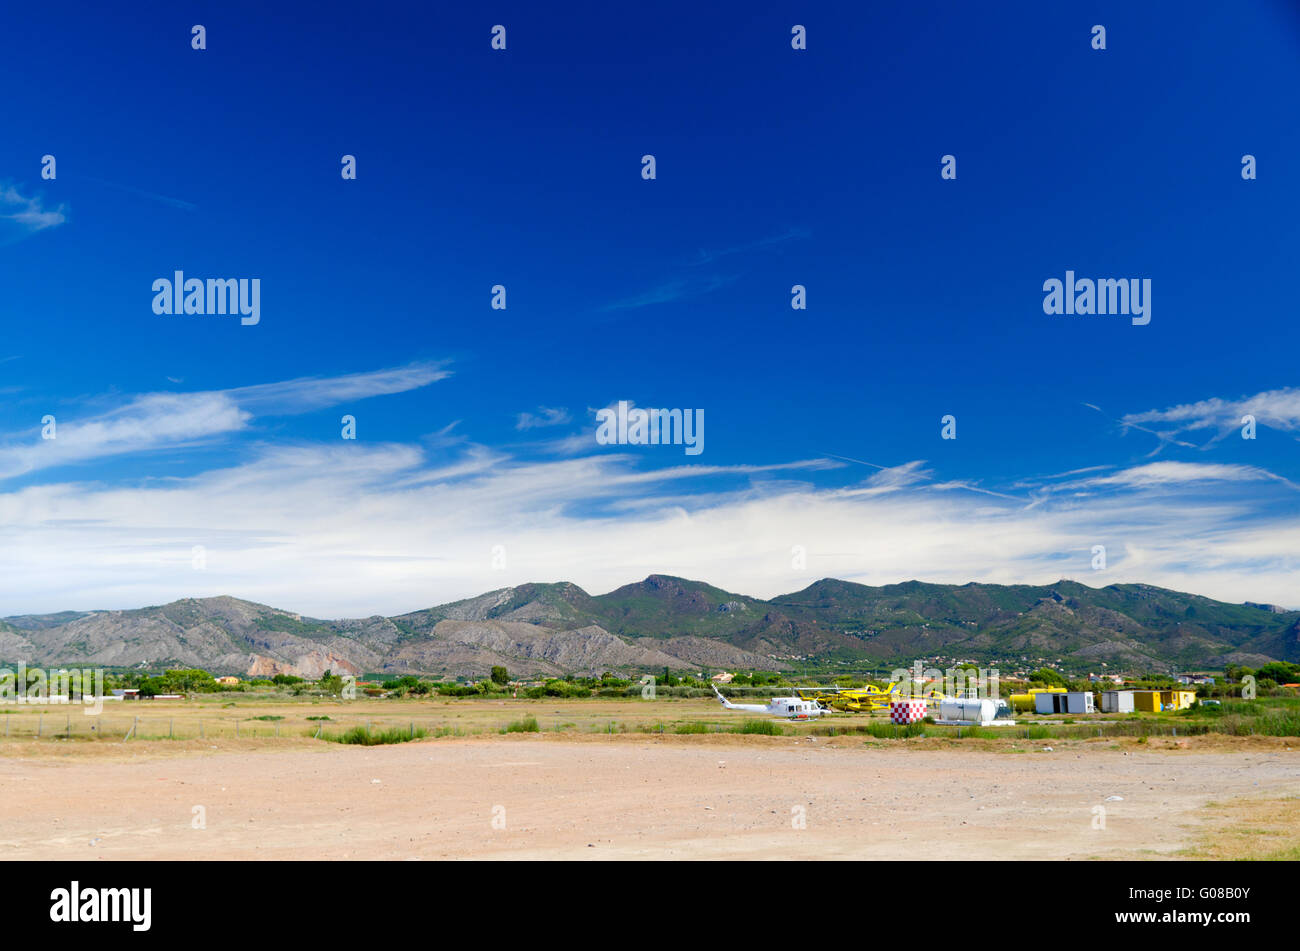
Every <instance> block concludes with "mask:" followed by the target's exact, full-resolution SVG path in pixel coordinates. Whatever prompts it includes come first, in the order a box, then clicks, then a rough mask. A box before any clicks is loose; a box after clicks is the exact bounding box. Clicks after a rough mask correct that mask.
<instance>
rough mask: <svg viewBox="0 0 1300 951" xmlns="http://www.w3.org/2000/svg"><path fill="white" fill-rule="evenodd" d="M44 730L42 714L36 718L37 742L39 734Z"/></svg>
mask: <svg viewBox="0 0 1300 951" xmlns="http://www.w3.org/2000/svg"><path fill="white" fill-rule="evenodd" d="M44 728H45V714H43V713H42V714H41V715H40V716H38V717H37V718H36V738H37V739H38V740H39V739H40V738H41V732H42V731H43V730H44Z"/></svg>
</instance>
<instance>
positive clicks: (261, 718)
mask: <svg viewBox="0 0 1300 951" xmlns="http://www.w3.org/2000/svg"><path fill="white" fill-rule="evenodd" d="M248 719H250V720H283V719H284V717H277V716H275V715H273V714H269V713H268V714H266V715H265V716H260V717H249V718H248ZM307 719H309V720H310V719H311V717H308V718H307ZM325 719H327V720H328V719H329V717H326V718H325Z"/></svg>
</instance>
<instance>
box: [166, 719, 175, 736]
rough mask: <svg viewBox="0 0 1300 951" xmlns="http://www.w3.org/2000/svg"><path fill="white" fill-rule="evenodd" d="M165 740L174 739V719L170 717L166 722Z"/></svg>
mask: <svg viewBox="0 0 1300 951" xmlns="http://www.w3.org/2000/svg"><path fill="white" fill-rule="evenodd" d="M167 739H169V740H174V739H176V718H175V717H172V718H171V719H170V720H168V721H167Z"/></svg>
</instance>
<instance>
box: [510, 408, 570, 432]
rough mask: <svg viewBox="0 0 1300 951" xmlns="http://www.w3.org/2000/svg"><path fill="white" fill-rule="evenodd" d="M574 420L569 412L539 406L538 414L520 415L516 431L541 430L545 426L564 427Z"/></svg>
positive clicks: (525, 413) (516, 422) (516, 423)
mask: <svg viewBox="0 0 1300 951" xmlns="http://www.w3.org/2000/svg"><path fill="white" fill-rule="evenodd" d="M572 419H573V417H572V416H570V415H569V411H568V410H567V409H563V408H557V407H551V406H539V407H537V412H536V413H528V412H524V413H520V414H519V416H518V418H517V420H516V421H515V429H519V430H526V429H541V428H543V427H545V426H563V425H564V424H565V423H568V422H570V421H571V420H572Z"/></svg>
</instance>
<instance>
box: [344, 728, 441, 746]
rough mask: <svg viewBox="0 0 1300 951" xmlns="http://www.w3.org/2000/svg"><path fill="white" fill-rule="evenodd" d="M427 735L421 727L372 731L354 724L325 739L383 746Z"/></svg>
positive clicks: (427, 732) (418, 738) (356, 744)
mask: <svg viewBox="0 0 1300 951" xmlns="http://www.w3.org/2000/svg"><path fill="white" fill-rule="evenodd" d="M428 735H429V731H428V730H426V729H424V728H423V727H416V728H415V730H414V731H412V730H411V729H410V728H406V729H403V728H402V727H393V728H392V729H389V730H380V731H379V732H374V731H370V730H367V729H366V728H365V727H364V726H354V727H353V728H352V729H350V730H348V731H347V732H346V733H343V734H340V735H337V736H326V737H325V739H327V740H330V741H331V742H333V743H350V744H353V745H355V746H383V745H385V744H387V743H406V742H409V741H410V740H420V739H423V738H424V737H426V736H428Z"/></svg>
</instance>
